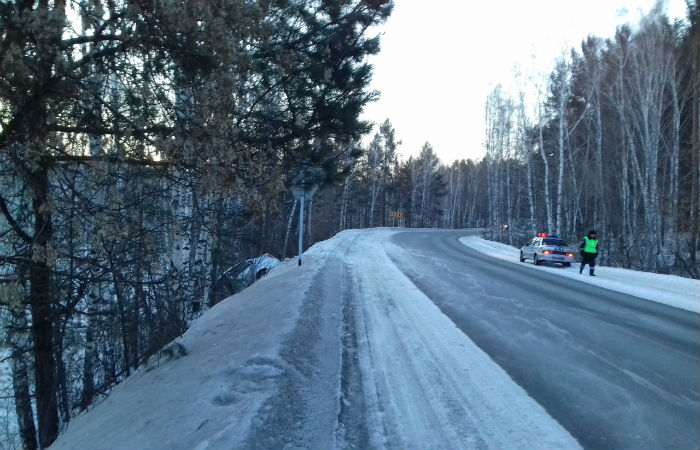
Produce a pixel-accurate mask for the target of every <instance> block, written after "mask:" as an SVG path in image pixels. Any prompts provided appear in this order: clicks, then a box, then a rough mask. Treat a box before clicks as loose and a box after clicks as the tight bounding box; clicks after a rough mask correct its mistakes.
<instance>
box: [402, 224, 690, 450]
mask: <svg viewBox="0 0 700 450" xmlns="http://www.w3.org/2000/svg"><path fill="white" fill-rule="evenodd" d="M462 235H464V233H463V232H461V233H460V232H457V233H455V232H430V231H428V232H407V233H402V234H397V235H395V236H394V237H393V238H392V239H391V241H392V242H393V243H394V244H396V245H395V246H394V247H389V248H390V251H389V253H390V255H391V256H392V259H393V260H394V261H395V262H396V264H397V265H398V266H399V267H400V268H401V270H402V271H403V272H404V273H406V274H407V275H408V277H409V278H410V279H411V280H412V281H413V282H414V283H415V284H416V285H417V286H418V287H419V288H420V289H421V290H422V291H423V292H425V293H426V295H428V296H429V297H430V298H431V299H432V300H433V301H434V302H435V303H436V304H437V305H438V306H439V307H440V308H441V310H442V311H443V312H445V314H447V315H448V316H449V317H450V318H451V319H452V320H453V321H454V322H455V323H456V324H457V326H458V327H459V328H460V329H461V330H463V331H464V332H465V333H466V334H467V335H468V336H469V337H470V338H471V339H472V340H473V341H474V342H475V343H476V344H477V345H478V346H479V347H480V348H481V349H483V350H484V351H485V352H486V353H488V354H489V355H490V356H491V357H492V358H493V359H494V360H495V361H496V362H497V363H498V364H499V365H500V366H501V367H503V368H504V369H505V370H506V371H507V372H508V374H509V375H510V376H511V377H512V378H513V379H514V380H515V381H516V382H517V383H518V384H519V385H520V386H522V387H524V388H525V389H526V390H527V392H528V393H529V394H530V396H532V397H533V398H534V399H535V400H537V401H538V402H539V403H540V404H541V405H542V406H544V407H545V408H546V409H547V411H548V412H549V413H550V414H551V415H552V417H554V418H555V419H557V420H558V421H559V422H560V423H561V424H562V425H563V426H564V427H566V429H567V430H568V431H569V432H571V434H572V435H573V436H574V437H575V438H576V439H577V440H578V441H579V442H580V443H581V444H582V445H583V446H584V447H587V448H696V447H697V446H698V442H699V441H700V437H699V434H700V427H699V426H698V424H699V423H700V407H699V404H700V403H699V400H700V376H699V375H700V322H699V316H698V314H696V313H693V312H689V311H684V310H681V309H676V308H671V307H669V306H666V305H662V304H659V303H654V302H649V301H645V300H640V299H638V298H636V297H632V296H629V295H625V294H620V293H617V292H613V291H609V290H606V289H601V288H598V287H596V286H593V285H590V284H584V283H580V282H577V281H575V280H571V279H568V278H562V277H558V276H556V275H551V274H549V273H547V272H543V271H540V270H532V267H531V266H530V267H526V266H524V265H520V264H513V263H510V262H503V261H499V260H496V259H492V258H486V257H484V255H483V254H481V253H479V252H476V251H474V250H472V249H469V248H466V247H465V246H463V245H462V244H460V243H459V242H458V237H459V236H462ZM561 270H568V271H571V270H576V268H571V269H564V268H561ZM584 276H585V275H584Z"/></svg>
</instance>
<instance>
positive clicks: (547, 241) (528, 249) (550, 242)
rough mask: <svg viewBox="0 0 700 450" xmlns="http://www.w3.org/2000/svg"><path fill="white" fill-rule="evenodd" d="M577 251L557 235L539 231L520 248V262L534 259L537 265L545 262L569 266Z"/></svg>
mask: <svg viewBox="0 0 700 450" xmlns="http://www.w3.org/2000/svg"><path fill="white" fill-rule="evenodd" d="M575 256H576V253H575V251H574V249H572V248H571V247H569V245H568V244H567V243H566V241H564V240H563V239H561V238H560V237H559V236H556V235H549V234H547V233H539V234H538V235H537V236H535V237H534V238H532V240H531V241H530V242H529V243H528V244H527V245H525V246H523V247H522V248H521V249H520V262H525V260H526V259H532V261H533V262H534V263H535V264H536V265H540V264H542V263H544V262H555V263H561V264H562V265H563V266H565V267H569V266H570V265H571V263H572V262H574V257H575Z"/></svg>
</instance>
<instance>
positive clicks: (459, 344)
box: [52, 229, 697, 449]
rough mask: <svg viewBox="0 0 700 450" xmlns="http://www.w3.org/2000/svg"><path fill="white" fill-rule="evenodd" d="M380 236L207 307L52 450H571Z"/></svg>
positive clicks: (353, 233)
mask: <svg viewBox="0 0 700 450" xmlns="http://www.w3.org/2000/svg"><path fill="white" fill-rule="evenodd" d="M393 233H395V231H393V230H391V229H372V230H347V231H343V232H341V233H339V234H338V235H336V236H335V237H333V238H331V239H329V240H327V241H323V242H320V243H317V244H316V245H314V246H313V247H312V248H310V249H309V250H308V251H307V252H306V253H305V254H304V259H303V265H302V266H297V261H296V260H288V261H286V262H284V263H283V264H282V265H280V266H279V267H277V268H276V269H275V270H274V271H272V272H271V273H270V274H269V275H268V276H267V277H265V278H263V279H261V280H260V281H258V282H256V283H255V284H253V285H252V286H251V287H249V288H248V289H245V290H244V291H242V292H240V293H239V294H237V295H235V296H233V297H230V298H228V299H227V300H225V301H222V302H221V303H219V304H217V305H216V306H215V307H214V308H212V309H211V310H209V311H207V312H206V313H205V314H204V315H203V316H202V317H201V318H199V319H198V320H197V321H196V322H195V323H193V324H192V327H191V328H190V329H189V330H188V331H187V332H186V333H185V334H184V335H183V336H182V337H181V338H180V339H179V340H178V341H177V344H179V345H181V346H182V347H181V348H182V349H183V350H185V351H183V352H181V353H178V352H171V353H170V354H169V355H165V354H163V355H161V357H160V358H157V357H154V358H152V360H151V361H150V362H149V363H148V364H147V365H146V366H145V367H142V368H141V369H140V370H139V371H138V372H137V373H135V374H134V375H132V376H131V377H129V378H128V379H127V380H125V381H124V382H123V383H121V384H120V385H118V386H117V387H116V388H114V390H113V391H112V392H111V393H110V395H109V396H108V397H106V398H105V399H103V400H101V401H100V402H99V403H97V404H96V405H94V406H93V407H92V408H91V409H90V410H89V411H88V412H87V413H84V414H82V415H80V416H78V417H76V418H74V419H73V420H72V421H71V422H70V423H69V425H68V426H67V428H66V429H65V430H64V431H63V433H62V434H61V435H60V436H59V438H58V440H57V441H56V442H55V443H54V445H53V446H52V448H71V449H78V448H95V449H96V448H144V449H145V448H158V449H162V448H193V449H210V448H211V449H222V448H290V447H294V448H420V449H423V448H426V449H428V448H533V449H534V448H567V449H572V448H580V445H579V444H578V442H577V441H576V440H575V439H574V438H572V436H571V435H570V434H569V433H568V432H567V431H566V430H565V429H564V428H563V427H562V426H561V425H560V424H559V423H557V422H556V421H555V420H554V419H552V418H551V417H550V416H549V415H548V414H547V412H546V411H545V410H544V409H543V408H542V407H541V406H540V405H539V404H538V403H537V402H535V401H534V400H533V399H532V398H530V397H529V396H528V395H527V394H526V392H525V391H524V390H523V389H522V388H521V387H520V386H518V385H517V384H516V383H515V382H514V381H513V380H512V379H511V378H510V377H509V376H508V375H507V374H506V373H505V372H504V371H503V370H502V369H501V368H500V367H499V366H498V365H497V364H496V363H495V362H494V361H493V360H492V359H491V358H489V356H488V355H486V354H485V353H484V352H483V351H481V350H480V349H479V348H478V347H477V346H476V345H475V344H474V343H473V342H472V341H471V340H470V339H469V337H467V336H466V335H465V334H464V333H463V332H462V331H460V330H459V329H458V328H457V327H456V326H455V325H454V324H453V323H452V322H451V321H450V319H449V318H448V317H447V316H445V315H444V314H443V313H442V312H441V311H440V310H439V309H438V307H437V306H435V304H434V303H433V302H432V301H431V300H430V299H429V298H427V297H426V296H425V295H424V294H423V293H422V292H421V291H420V290H419V289H418V288H417V287H416V286H415V285H414V284H413V283H412V282H411V281H410V280H409V279H408V278H407V277H406V276H405V275H404V274H403V273H402V272H401V271H400V270H399V269H398V268H397V267H396V266H395V264H394V263H393V262H392V260H391V259H390V258H389V256H388V254H387V249H391V252H392V254H393V255H395V254H397V252H400V251H401V249H400V248H398V247H397V246H396V245H394V244H392V243H391V242H390V241H389V240H388V238H389V237H390V236H391V235H392V234H393ZM465 243H466V244H469V245H473V246H477V247H478V246H484V245H487V246H490V245H491V244H486V243H485V242H484V241H483V240H480V239H476V238H469V239H467V240H466V241H465ZM514 261H517V259H514ZM604 274H605V272H604V271H601V275H602V276H601V277H600V278H602V280H605V278H606V277H605V275H604ZM596 282H601V280H600V279H596ZM696 289H697V286H696ZM696 302H697V298H696Z"/></svg>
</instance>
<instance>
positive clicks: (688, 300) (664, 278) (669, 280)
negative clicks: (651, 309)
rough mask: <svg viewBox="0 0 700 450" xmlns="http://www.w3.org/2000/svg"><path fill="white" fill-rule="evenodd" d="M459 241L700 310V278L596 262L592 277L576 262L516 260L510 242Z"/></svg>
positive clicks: (507, 257)
mask: <svg viewBox="0 0 700 450" xmlns="http://www.w3.org/2000/svg"><path fill="white" fill-rule="evenodd" d="M460 241H461V242H462V243H463V244H464V245H466V246H468V247H471V248H473V249H475V250H478V251H480V252H482V253H485V254H487V255H489V256H492V257H494V258H498V259H502V260H506V261H511V262H513V264H522V265H528V266H530V267H532V269H533V270H545V271H548V272H550V273H554V274H557V275H560V276H563V277H570V278H575V279H577V280H579V281H583V282H585V283H591V284H595V285H597V286H600V287H603V288H606V289H610V290H613V291H617V292H623V293H625V294H630V295H634V296H636V297H640V298H644V299H647V300H652V301H655V302H659V303H664V304H667V305H670V306H675V307H676V308H682V309H685V310H688V311H693V312H700V280H693V279H691V278H682V277H679V276H675V275H660V274H656V273H648V272H639V271H636V270H628V269H618V268H614V267H605V266H599V265H598V266H596V269H595V274H596V276H595V277H591V276H589V275H588V266H586V269H585V270H584V272H583V274H579V272H578V270H579V266H580V264H579V263H575V264H574V265H573V266H571V267H568V268H566V267H561V266H559V265H558V264H557V265H555V266H554V267H547V266H535V265H534V264H533V263H532V260H527V261H526V262H525V263H521V262H520V261H519V259H518V258H519V256H520V249H517V248H515V247H511V246H510V245H506V244H501V243H500V242H494V241H487V240H485V239H482V238H480V237H476V236H465V237H463V238H460Z"/></svg>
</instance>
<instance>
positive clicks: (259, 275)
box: [255, 269, 267, 280]
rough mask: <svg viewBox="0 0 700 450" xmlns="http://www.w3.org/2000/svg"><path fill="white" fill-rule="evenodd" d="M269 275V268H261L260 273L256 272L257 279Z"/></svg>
mask: <svg viewBox="0 0 700 450" xmlns="http://www.w3.org/2000/svg"><path fill="white" fill-rule="evenodd" d="M265 275H267V269H260V270H258V273H256V274H255V279H256V280H259V279H260V278H262V277H264V276H265Z"/></svg>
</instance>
